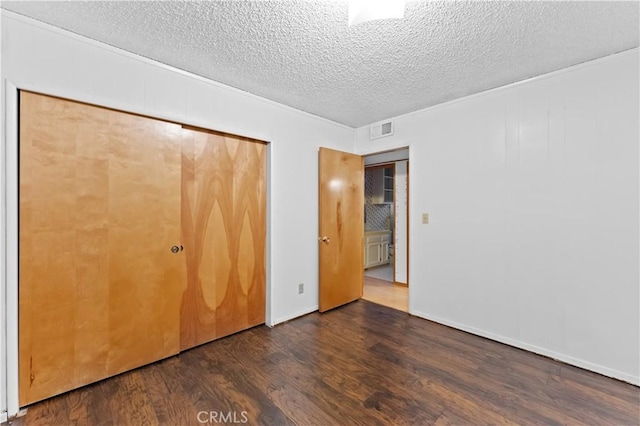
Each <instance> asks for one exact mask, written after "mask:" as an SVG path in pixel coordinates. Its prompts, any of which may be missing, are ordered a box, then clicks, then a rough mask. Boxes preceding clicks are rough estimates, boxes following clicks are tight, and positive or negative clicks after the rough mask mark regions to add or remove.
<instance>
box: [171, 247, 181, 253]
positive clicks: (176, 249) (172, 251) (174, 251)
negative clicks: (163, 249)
mask: <svg viewBox="0 0 640 426" xmlns="http://www.w3.org/2000/svg"><path fill="white" fill-rule="evenodd" d="M179 251H180V247H178V246H173V247H171V253H177V252H179Z"/></svg>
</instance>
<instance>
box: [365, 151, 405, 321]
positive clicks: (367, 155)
mask: <svg viewBox="0 0 640 426" xmlns="http://www.w3.org/2000/svg"><path fill="white" fill-rule="evenodd" d="M404 149H406V150H407V151H408V157H407V162H408V164H407V285H408V296H407V297H408V301H407V302H408V303H407V305H408V306H407V313H408V314H410V315H413V309H412V305H411V300H412V297H411V294H412V293H413V288H414V287H415V286H414V285H409V283H411V282H415V281H414V280H413V278H412V276H413V273H412V269H413V268H412V267H411V261H410V259H411V255H410V254H411V252H412V251H413V250H412V247H411V245H412V240H413V239H412V238H411V235H410V232H411V226H410V224H411V219H412V218H413V214H412V213H411V208H412V203H411V199H412V192H413V190H414V187H415V185H411V182H412V180H413V177H412V175H413V169H415V167H411V164H412V158H411V157H412V155H413V154H412V153H413V150H412V149H411V143H410V142H409V143H407V142H405V143H401V144H399V145H398V146H394V147H389V148H386V149H380V150H372V151H365V152H360V153H358V154H359V155H360V156H361V157H362V158H363V161H365V159H366V157H370V156H373V155H379V154H386V153H390V152H394V151H401V150H404ZM396 161H403V160H390V161H385V162H382V163H376V164H371V165H369V166H367V165H366V164H365V166H364V168H365V170H366V169H367V168H373V167H377V166H381V167H383V166H385V165H387V164H393V165H394V180H393V184H394V189H395V162H396ZM393 203H394V217H395V211H396V205H395V204H396V193H395V191H394V193H393ZM362 226H363V227H364V223H363V224H362ZM394 231H395V224H394ZM394 236H395V232H394ZM362 245H363V248H362V249H363V250H364V241H363V242H362ZM393 262H394V263H393V274H394V276H393V278H394V282H395V270H396V265H395V242H394V260H393ZM362 274H363V275H364V269H363V270H362ZM363 282H364V281H363ZM363 285H364V284H363Z"/></svg>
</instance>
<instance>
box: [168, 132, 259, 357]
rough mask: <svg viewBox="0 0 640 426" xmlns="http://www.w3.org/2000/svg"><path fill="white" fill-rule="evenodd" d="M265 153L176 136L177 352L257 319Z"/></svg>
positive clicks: (202, 135) (244, 144)
mask: <svg viewBox="0 0 640 426" xmlns="http://www.w3.org/2000/svg"><path fill="white" fill-rule="evenodd" d="M265 156H266V146H265V145H264V144H262V143H259V142H257V141H253V140H250V139H246V138H242V137H238V136H232V135H228V134H223V133H215V132H205V131H200V130H196V129H190V128H184V129H183V130H182V238H183V242H184V245H185V255H186V262H187V290H186V292H185V293H184V295H183V299H182V309H181V334H180V341H181V342H180V343H181V344H180V346H181V349H187V348H191V347H193V346H196V345H199V344H202V343H205V342H208V341H210V340H213V339H216V338H218V337H222V336H226V335H228V334H231V333H234V332H237V331H240V330H243V329H246V328H249V327H252V326H254V325H258V324H262V323H263V322H264V318H265V244H266V241H265V239H266V216H265V213H266V212H265V210H266V190H265V184H266V177H265V176H266V168H265V167H266V166H265V164H266V161H265V160H266V157H265Z"/></svg>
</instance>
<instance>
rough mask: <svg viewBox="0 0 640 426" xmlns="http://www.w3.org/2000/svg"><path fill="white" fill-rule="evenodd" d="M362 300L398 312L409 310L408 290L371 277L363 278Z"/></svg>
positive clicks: (403, 286)
mask: <svg viewBox="0 0 640 426" xmlns="http://www.w3.org/2000/svg"><path fill="white" fill-rule="evenodd" d="M362 298H363V299H364V300H368V301H369V302H373V303H378V304H380V305H384V306H388V307H390V308H393V309H397V310H399V311H403V312H407V311H408V310H409V288H408V286H406V285H397V284H395V283H392V282H390V281H384V280H381V279H378V278H373V277H367V276H365V277H364V291H363V293H362Z"/></svg>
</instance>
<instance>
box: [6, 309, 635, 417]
mask: <svg viewBox="0 0 640 426" xmlns="http://www.w3.org/2000/svg"><path fill="white" fill-rule="evenodd" d="M639 410H640V388H638V387H636V386H633V385H630V384H627V383H623V382H620V381H617V380H613V379H610V378H606V377H604V376H600V375H598V374H595V373H592V372H589V371H585V370H581V369H579V368H576V367H572V366H568V365H565V364H562V363H560V362H558V361H554V360H552V359H549V358H545V357H541V356H539V355H535V354H532V353H529V352H526V351H522V350H520V349H516V348H513V347H510V346H506V345H503V344H500V343H497V342H493V341H490V340H487V339H483V338H481V337H478V336H473V335H470V334H468V333H464V332H461V331H459V330H454V329H451V328H448V327H445V326H442V325H438V324H435V323H432V322H429V321H426V320H423V319H419V318H416V317H412V316H410V315H408V314H406V313H403V312H400V311H397V310H394V309H390V308H387V307H384V306H380V305H376V304H373V303H370V302H367V301H358V302H354V303H351V304H349V305H346V306H343V307H341V308H339V309H336V310H333V311H331V312H328V313H325V314H318V313H313V314H309V315H306V316H304V317H301V318H298V319H296V320H293V321H290V322H287V323H284V324H280V325H278V326H276V327H274V328H272V329H271V328H268V327H265V326H258V327H255V328H252V329H250V330H247V331H245V332H241V333H238V334H235V335H232V336H229V337H226V338H223V339H220V340H217V341H215V342H212V343H208V344H206V345H202V346H199V347H196V348H193V349H191V350H189V351H186V352H183V353H181V354H180V355H178V356H175V357H172V358H169V359H166V360H163V361H160V362H158V363H155V364H152V365H149V366H146V367H143V368H140V369H137V370H134V371H132V372H128V373H124V374H121V375H119V376H116V377H113V378H111V379H107V380H103V381H101V382H98V383H96V384H94V385H91V386H88V387H85V388H82V389H78V390H75V391H72V392H68V393H66V394H63V395H60V396H57V397H54V398H51V399H49V400H46V401H43V402H40V403H36V404H33V405H32V406H30V407H29V410H28V413H27V415H26V416H25V417H22V418H20V419H16V420H13V424H12V426H23V425H50V424H55V425H58V424H76V425H121V424H123V425H125V424H145V425H154V424H163V425H198V424H202V422H201V421H199V418H198V416H202V415H205V416H209V415H212V414H213V415H220V414H221V413H222V414H226V413H236V414H235V415H236V418H235V420H242V417H240V416H241V415H242V412H246V417H247V423H246V424H252V425H253V424H256V425H257V424H260V425H263V424H264V425H289V424H290V425H301V426H307V425H320V426H329V425H345V424H349V425H363V426H365V425H366V426H369V425H387V424H394V425H396V424H398V425H400V424H411V425H431V424H435V425H439V426H445V425H469V424H473V425H502V424H505V425H510V424H544V425H551V424H563V425H566V424H570V425H581V424H586V425H595V424H597V425H605V424H606V425H609V424H612V425H640V412H639ZM200 420H202V417H201V418H200ZM224 420H225V421H222V422H221V421H218V422H217V424H225V423H226V424H231V423H233V420H234V419H233V418H231V417H229V418H225V419H224ZM210 423H211V422H210Z"/></svg>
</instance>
